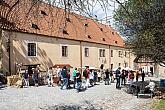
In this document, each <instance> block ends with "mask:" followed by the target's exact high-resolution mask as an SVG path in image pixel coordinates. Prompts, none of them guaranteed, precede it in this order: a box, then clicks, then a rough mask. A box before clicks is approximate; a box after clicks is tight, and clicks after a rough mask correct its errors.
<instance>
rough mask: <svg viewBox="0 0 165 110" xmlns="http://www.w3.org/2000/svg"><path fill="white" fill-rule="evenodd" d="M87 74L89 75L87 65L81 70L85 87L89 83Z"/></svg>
mask: <svg viewBox="0 0 165 110" xmlns="http://www.w3.org/2000/svg"><path fill="white" fill-rule="evenodd" d="M89 76H90V70H89V67H86V69H85V70H84V71H83V77H84V78H85V86H86V87H85V88H86V89H87V88H88V86H89V85H90V83H89Z"/></svg>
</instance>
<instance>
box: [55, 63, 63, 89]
mask: <svg viewBox="0 0 165 110" xmlns="http://www.w3.org/2000/svg"><path fill="white" fill-rule="evenodd" d="M56 70H57V75H58V78H59V79H58V85H59V86H60V85H61V71H62V70H61V68H60V67H59V66H57V69H56Z"/></svg>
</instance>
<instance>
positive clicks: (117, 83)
mask: <svg viewBox="0 0 165 110" xmlns="http://www.w3.org/2000/svg"><path fill="white" fill-rule="evenodd" d="M120 70H121V67H119V68H118V69H117V70H116V73H115V75H116V80H117V82H116V88H117V89H119V88H120V75H121V72H120Z"/></svg>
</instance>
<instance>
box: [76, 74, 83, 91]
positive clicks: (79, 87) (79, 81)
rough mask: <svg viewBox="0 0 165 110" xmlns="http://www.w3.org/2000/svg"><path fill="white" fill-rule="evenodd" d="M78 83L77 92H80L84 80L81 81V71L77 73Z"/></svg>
mask: <svg viewBox="0 0 165 110" xmlns="http://www.w3.org/2000/svg"><path fill="white" fill-rule="evenodd" d="M76 81H77V92H80V91H81V85H82V80H81V73H80V72H79V71H77V73H76Z"/></svg>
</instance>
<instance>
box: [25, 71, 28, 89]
mask: <svg viewBox="0 0 165 110" xmlns="http://www.w3.org/2000/svg"><path fill="white" fill-rule="evenodd" d="M24 81H25V86H26V87H28V86H29V73H28V70H25V74H24Z"/></svg>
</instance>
